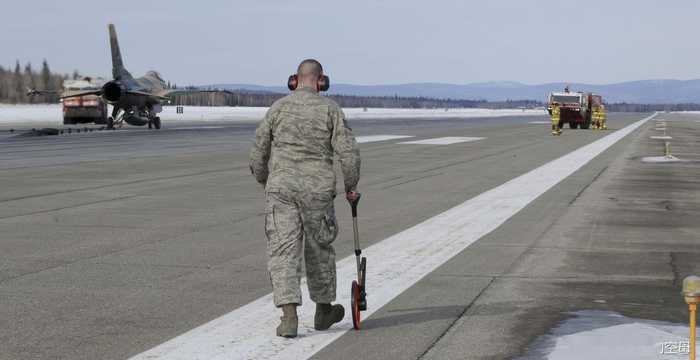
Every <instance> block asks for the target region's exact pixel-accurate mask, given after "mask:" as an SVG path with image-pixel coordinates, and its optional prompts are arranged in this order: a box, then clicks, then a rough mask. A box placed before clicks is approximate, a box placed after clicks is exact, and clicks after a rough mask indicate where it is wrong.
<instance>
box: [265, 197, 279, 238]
mask: <svg viewBox="0 0 700 360" xmlns="http://www.w3.org/2000/svg"><path fill="white" fill-rule="evenodd" d="M276 233H277V225H276V224H275V205H273V204H269V205H268V206H267V208H266V209H265V236H266V237H267V241H268V242H271V241H273V239H274V238H275V237H276Z"/></svg>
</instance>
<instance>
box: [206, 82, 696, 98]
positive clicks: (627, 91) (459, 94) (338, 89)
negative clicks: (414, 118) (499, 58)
mask: <svg viewBox="0 0 700 360" xmlns="http://www.w3.org/2000/svg"><path fill="white" fill-rule="evenodd" d="M567 85H569V87H570V88H571V90H572V91H591V92H594V93H598V94H601V95H603V98H604V99H605V101H607V102H627V103H644V104H679V103H700V79H698V80H641V81H629V82H623V83H617V84H607V85H591V84H580V83H549V84H540V85H527V84H522V83H518V82H484V83H473V84H466V85H456V84H441V83H415V84H398V85H350V84H333V83H331V90H330V93H331V94H343V95H359V96H395V95H398V96H409V97H417V96H424V97H431V98H451V99H470V100H488V101H504V100H540V101H544V100H545V98H546V96H547V94H548V93H549V92H550V91H561V90H562V89H564V87H565V86H567ZM211 86H213V87H217V88H225V89H230V90H236V89H245V90H249V91H270V92H279V93H286V92H287V91H288V90H287V88H286V87H283V86H260V85H251V84H215V85H211Z"/></svg>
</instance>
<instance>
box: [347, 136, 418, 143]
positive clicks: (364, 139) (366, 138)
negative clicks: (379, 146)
mask: <svg viewBox="0 0 700 360" xmlns="http://www.w3.org/2000/svg"><path fill="white" fill-rule="evenodd" d="M412 137H413V136H410V135H366V136H358V137H356V138H355V140H356V141H357V143H358V144H363V143H371V142H376V141H387V140H396V139H406V138H412Z"/></svg>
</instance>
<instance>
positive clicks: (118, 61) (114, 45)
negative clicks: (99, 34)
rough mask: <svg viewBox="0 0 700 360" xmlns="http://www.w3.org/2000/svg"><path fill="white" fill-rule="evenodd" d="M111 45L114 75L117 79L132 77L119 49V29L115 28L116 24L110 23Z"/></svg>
mask: <svg viewBox="0 0 700 360" xmlns="http://www.w3.org/2000/svg"><path fill="white" fill-rule="evenodd" d="M109 45H110V47H111V49H112V76H113V77H114V79H116V80H120V79H130V78H131V74H130V73H129V72H128V71H127V70H126V68H124V61H123V60H122V53H121V51H120V50H119V42H118V41H117V31H116V30H115V29H114V24H109Z"/></svg>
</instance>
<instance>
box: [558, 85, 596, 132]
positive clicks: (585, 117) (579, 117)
mask: <svg viewBox="0 0 700 360" xmlns="http://www.w3.org/2000/svg"><path fill="white" fill-rule="evenodd" d="M548 103H549V106H548V107H547V110H548V111H549V114H550V115H551V114H552V107H553V106H554V104H557V105H559V109H560V111H561V112H560V115H559V116H560V118H561V122H562V124H566V123H568V124H569V128H571V129H578V128H579V127H580V128H581V129H589V128H590V127H591V115H592V113H593V110H594V109H597V108H598V107H599V106H600V105H601V104H602V103H603V98H602V97H601V96H600V95H596V94H593V93H589V92H570V91H568V90H564V91H563V92H551V93H550V94H549V99H548Z"/></svg>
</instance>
